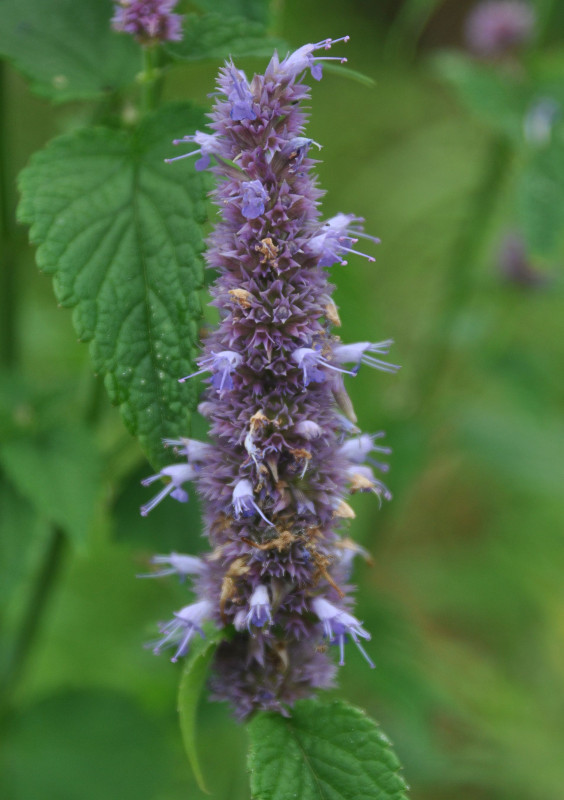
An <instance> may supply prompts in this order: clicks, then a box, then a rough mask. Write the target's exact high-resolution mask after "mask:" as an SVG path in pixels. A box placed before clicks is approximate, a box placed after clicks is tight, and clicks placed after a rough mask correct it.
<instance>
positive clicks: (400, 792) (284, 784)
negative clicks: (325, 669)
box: [248, 700, 407, 800]
mask: <svg viewBox="0 0 564 800" xmlns="http://www.w3.org/2000/svg"><path fill="white" fill-rule="evenodd" d="M249 735H250V738H251V746H250V751H249V759H248V766H249V769H250V771H251V794H252V797H253V799H254V800H291V798H296V797H299V798H300V800H405V797H406V794H405V792H406V789H407V786H406V784H405V781H404V780H403V778H402V777H401V775H400V774H399V769H400V764H399V761H398V759H397V757H396V756H395V754H394V752H393V751H392V749H391V746H390V742H389V740H388V739H387V738H386V736H385V735H384V734H383V733H382V732H381V731H380V729H379V728H378V726H377V725H376V723H375V722H373V721H372V720H371V719H369V718H368V717H367V716H366V715H365V714H364V712H363V711H361V710H360V709H358V708H354V707H353V706H349V705H348V704H346V703H343V702H342V701H335V702H332V703H321V702H319V701H317V700H303V701H301V702H299V703H296V705H295V706H294V708H293V709H292V715H291V717H290V718H289V719H285V718H284V717H282V716H280V715H279V714H270V713H269V714H265V713H261V714H257V715H256V716H255V717H254V718H253V720H252V721H251V723H250V725H249Z"/></svg>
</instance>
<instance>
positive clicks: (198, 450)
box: [163, 439, 211, 463]
mask: <svg viewBox="0 0 564 800" xmlns="http://www.w3.org/2000/svg"><path fill="white" fill-rule="evenodd" d="M163 444H164V446H165V447H174V450H175V452H176V453H178V455H180V456H186V458H187V459H188V461H189V462H196V463H197V462H199V461H205V460H206V458H207V456H208V455H209V453H210V449H211V446H210V445H209V444H206V442H200V441H198V440H197V439H163Z"/></svg>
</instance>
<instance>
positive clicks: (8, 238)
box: [0, 62, 17, 368]
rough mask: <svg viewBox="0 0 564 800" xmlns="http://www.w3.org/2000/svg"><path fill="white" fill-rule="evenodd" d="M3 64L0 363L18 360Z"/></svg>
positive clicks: (0, 107)
mask: <svg viewBox="0 0 564 800" xmlns="http://www.w3.org/2000/svg"><path fill="white" fill-rule="evenodd" d="M7 116H8V115H7V111H6V67H5V64H4V63H2V62H0V248H1V254H0V365H2V366H3V367H8V368H11V367H13V366H14V365H15V363H16V360H17V343H16V327H17V324H16V312H17V304H16V269H15V258H14V223H13V197H12V192H11V186H10V181H9V177H8V163H9V159H8V152H7V141H6V138H7Z"/></svg>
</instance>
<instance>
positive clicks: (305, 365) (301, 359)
mask: <svg viewBox="0 0 564 800" xmlns="http://www.w3.org/2000/svg"><path fill="white" fill-rule="evenodd" d="M291 358H292V361H295V362H296V364H297V365H298V367H300V369H302V370H303V373H304V386H308V385H309V384H310V383H312V382H313V383H322V382H323V381H324V380H325V377H326V376H325V372H324V371H323V370H322V369H319V366H320V365H321V366H322V367H327V368H328V369H333V370H335V371H336V372H345V373H347V374H348V375H354V373H353V372H350V371H349V370H346V369H341V367H337V366H335V365H334V364H331V363H330V362H329V361H327V359H326V358H324V357H323V356H322V354H321V348H320V347H319V348H312V347H298V349H297V350H294V352H293V353H292V356H291Z"/></svg>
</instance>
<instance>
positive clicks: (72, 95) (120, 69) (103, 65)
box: [0, 0, 140, 102]
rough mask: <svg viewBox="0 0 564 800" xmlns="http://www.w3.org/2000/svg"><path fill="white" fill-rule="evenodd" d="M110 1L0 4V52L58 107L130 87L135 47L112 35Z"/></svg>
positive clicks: (136, 65) (10, 0)
mask: <svg viewBox="0 0 564 800" xmlns="http://www.w3.org/2000/svg"><path fill="white" fill-rule="evenodd" d="M113 11H114V5H113V3H112V2H111V0H91V1H90V2H81V3H79V4H77V2H76V0H0V16H1V19H2V25H0V53H1V54H2V55H4V56H6V57H7V58H9V59H10V60H11V61H13V63H14V66H15V67H17V68H18V69H19V70H21V72H23V73H24V75H26V76H27V77H28V78H29V79H30V80H31V86H32V89H33V90H34V91H36V92H37V93H39V94H41V95H43V96H45V97H48V98H50V99H51V100H54V101H56V102H63V101H69V100H88V99H96V98H99V97H101V96H103V95H104V94H107V93H110V92H112V91H115V90H116V89H120V88H122V87H124V86H127V85H129V84H130V83H132V81H133V80H134V78H135V74H136V73H137V72H138V71H139V69H140V56H139V46H138V45H137V44H136V43H135V42H134V41H133V39H132V38H131V36H125V35H119V34H117V33H115V32H114V31H112V29H111V27H110V19H111V17H112V15H113Z"/></svg>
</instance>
